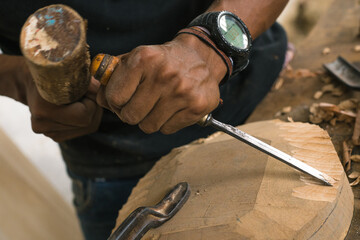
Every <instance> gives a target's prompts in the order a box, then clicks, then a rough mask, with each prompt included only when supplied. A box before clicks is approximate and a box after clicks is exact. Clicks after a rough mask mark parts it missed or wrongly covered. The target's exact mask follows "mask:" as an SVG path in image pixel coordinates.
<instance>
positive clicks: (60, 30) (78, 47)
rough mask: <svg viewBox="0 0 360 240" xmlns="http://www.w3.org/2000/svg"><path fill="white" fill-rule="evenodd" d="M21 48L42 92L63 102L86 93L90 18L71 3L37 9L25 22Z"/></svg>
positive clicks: (47, 96)
mask: <svg viewBox="0 0 360 240" xmlns="http://www.w3.org/2000/svg"><path fill="white" fill-rule="evenodd" d="M20 47H21V51H22V53H23V55H24V57H25V58H26V62H27V64H28V66H29V69H30V72H31V75H32V77H33V79H34V81H35V84H36V86H37V89H38V91H39V93H40V95H41V96H42V97H43V98H44V99H45V100H47V101H49V102H51V103H54V104H57V105H61V104H67V103H71V102H75V101H77V100H79V99H80V98H81V97H83V96H84V94H85V93H86V91H87V89H88V87H89V83H90V71H89V66H90V54H89V52H88V45H87V43H86V21H85V20H84V19H83V18H82V17H81V16H80V15H79V14H78V13H77V12H76V11H75V10H73V9H71V8H70V7H68V6H65V5H61V4H57V5H50V6H47V7H44V8H41V9H39V10H37V11H36V12H35V13H34V14H32V15H31V16H30V17H29V18H28V19H27V20H26V22H25V24H24V26H23V28H22V30H21V36H20Z"/></svg>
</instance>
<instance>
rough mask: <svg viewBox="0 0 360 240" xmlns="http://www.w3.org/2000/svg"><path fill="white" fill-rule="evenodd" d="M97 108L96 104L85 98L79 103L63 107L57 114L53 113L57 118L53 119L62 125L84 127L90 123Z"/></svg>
mask: <svg viewBox="0 0 360 240" xmlns="http://www.w3.org/2000/svg"><path fill="white" fill-rule="evenodd" d="M98 107H99V106H98V105H97V103H96V102H94V101H93V100H91V99H89V98H87V97H85V98H83V99H82V100H81V101H80V102H76V103H73V104H70V105H66V106H64V107H63V108H62V109H61V110H59V112H57V113H56V112H53V114H56V115H57V116H58V117H57V118H54V119H55V121H56V122H58V123H61V124H64V125H69V126H74V127H86V126H88V125H89V123H90V122H91V120H92V118H93V117H94V115H95V113H96V111H97V108H98ZM53 117H54V116H53Z"/></svg>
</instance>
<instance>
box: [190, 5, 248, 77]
mask: <svg viewBox="0 0 360 240" xmlns="http://www.w3.org/2000/svg"><path fill="white" fill-rule="evenodd" d="M224 15H229V16H231V17H233V18H234V19H235V20H236V21H237V22H238V23H240V24H239V25H240V27H241V30H242V31H243V33H244V34H246V35H247V38H248V46H247V48H245V49H240V48H237V47H235V46H233V45H232V44H230V43H229V42H228V41H227V40H226V39H225V37H224V36H223V34H222V33H221V29H220V18H221V17H222V16H224ZM195 26H200V27H203V28H205V29H207V30H208V31H209V33H210V36H209V37H210V38H211V40H213V41H214V43H215V44H216V46H217V47H218V48H219V49H220V50H222V51H223V52H224V53H225V54H226V55H227V56H228V57H230V58H231V59H232V60H233V74H235V73H237V72H240V71H242V70H243V69H245V68H246V67H247V65H248V63H249V54H250V50H251V48H252V38H251V34H250V32H249V30H248V28H247V27H246V25H245V23H244V22H243V21H242V20H241V19H240V18H239V17H238V16H236V15H235V14H234V13H232V12H228V11H221V12H206V13H203V14H201V15H199V16H198V17H196V18H195V19H194V20H193V21H191V22H190V24H189V25H188V27H195Z"/></svg>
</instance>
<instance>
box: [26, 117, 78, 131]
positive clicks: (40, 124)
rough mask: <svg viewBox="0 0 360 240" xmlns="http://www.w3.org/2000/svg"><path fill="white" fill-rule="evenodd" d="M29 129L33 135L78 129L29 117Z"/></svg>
mask: <svg viewBox="0 0 360 240" xmlns="http://www.w3.org/2000/svg"><path fill="white" fill-rule="evenodd" d="M31 127H32V130H33V132H35V133H43V134H45V133H49V132H61V131H67V130H75V129H77V128H78V127H74V126H69V125H64V124H60V123H57V122H54V121H51V120H44V119H36V118H35V117H33V116H32V117H31Z"/></svg>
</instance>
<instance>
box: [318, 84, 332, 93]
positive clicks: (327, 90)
mask: <svg viewBox="0 0 360 240" xmlns="http://www.w3.org/2000/svg"><path fill="white" fill-rule="evenodd" d="M334 89H335V86H334V84H326V85H325V86H323V87H322V88H321V90H322V91H323V92H332V91H334Z"/></svg>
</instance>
